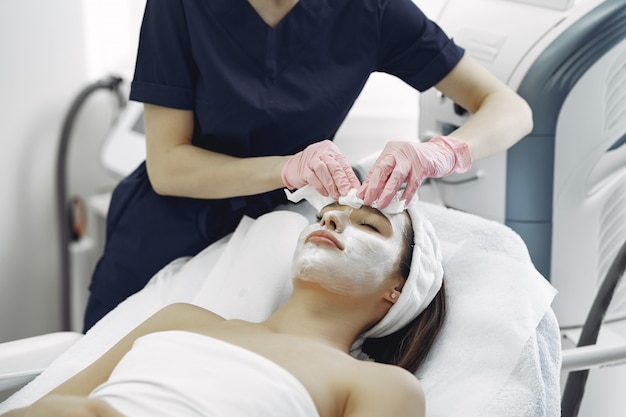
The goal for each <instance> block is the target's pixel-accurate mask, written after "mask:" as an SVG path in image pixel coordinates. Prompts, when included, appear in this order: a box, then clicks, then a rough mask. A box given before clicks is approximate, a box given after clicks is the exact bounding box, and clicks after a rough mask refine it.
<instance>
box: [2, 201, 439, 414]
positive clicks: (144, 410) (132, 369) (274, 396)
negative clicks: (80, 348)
mask: <svg viewBox="0 0 626 417" xmlns="http://www.w3.org/2000/svg"><path fill="white" fill-rule="evenodd" d="M292 272H293V276H294V279H293V293H292V295H291V297H290V298H289V299H288V300H287V301H286V302H285V303H284V304H283V305H282V307H281V308H280V309H278V310H277V311H276V312H275V313H274V314H272V315H271V316H270V317H269V318H268V319H267V320H266V321H264V322H261V323H250V322H244V321H241V320H225V319H223V318H222V317H220V316H218V315H216V314H213V313H212V312H210V311H208V310H204V309H202V308H200V307H197V306H194V305H191V304H173V305H170V306H168V307H165V308H163V309H162V310H160V311H159V312H157V313H156V314H154V315H153V316H152V317H150V318H149V319H147V320H146V321H145V322H143V323H142V324H141V325H139V326H138V327H137V328H135V329H134V330H133V331H132V332H130V333H129V334H128V335H127V336H125V337H124V338H123V339H122V340H121V341H120V342H119V343H117V344H116V345H114V346H113V347H112V348H111V349H110V350H109V351H107V352H106V353H105V354H104V355H103V356H101V357H100V358H99V359H98V360H96V361H95V362H94V363H93V364H91V365H90V366H88V367H87V368H86V369H84V370H83V371H81V372H79V373H78V374H76V375H75V376H74V377H72V378H70V379H69V380H67V381H66V382H64V383H63V384H61V385H60V386H58V387H57V388H56V389H54V390H53V391H52V392H50V393H49V394H48V395H46V396H44V397H43V398H42V399H40V400H38V401H36V402H35V403H34V404H33V405H31V406H29V407H27V408H22V409H18V410H13V411H10V412H8V413H7V414H5V416H6V417H9V416H11V417H14V416H55V417H59V416H100V417H109V416H111V417H113V416H115V417H119V416H126V417H136V416H150V417H156V416H176V417H181V416H228V417H238V416H281V417H283V416H285V417H287V416H293V417H296V416H298V417H305V416H306V417H308V416H321V417H339V416H343V417H351V416H358V417H368V416H371V417H380V416H398V417H401V416H407V417H408V416H411V417H417V416H423V415H424V414H425V399H424V394H423V391H422V389H421V386H420V382H419V381H418V380H417V378H416V377H415V376H414V375H413V372H414V371H415V370H416V368H417V367H418V366H419V365H420V363H421V362H422V361H423V360H424V358H425V356H426V354H427V352H428V350H429V348H430V346H431V345H432V343H433V341H434V338H435V337H436V335H437V333H438V331H439V328H440V326H441V323H442V321H443V316H444V299H445V295H444V292H443V285H442V275H443V271H442V267H441V256H440V251H439V247H438V242H437V240H436V237H435V235H434V233H433V230H432V226H431V225H430V223H429V222H428V221H427V220H426V219H424V218H423V217H422V215H421V214H420V213H418V212H417V210H416V209H415V207H413V206H410V207H409V208H408V209H407V210H405V211H402V212H400V213H397V214H386V213H382V212H380V211H378V210H376V209H374V208H371V207H365V206H363V207H360V208H354V207H350V206H345V205H341V204H338V203H333V204H330V205H328V206H325V207H324V208H323V209H322V210H321V211H320V214H319V219H318V221H317V222H316V223H313V224H311V225H309V226H307V227H306V228H305V229H304V230H303V231H302V233H301V234H300V238H299V240H298V244H297V247H296V251H295V254H294V257H293V261H292ZM365 338H369V339H367V340H366V341H365V342H362V341H363V340H365ZM361 349H362V352H365V353H367V354H369V355H370V356H371V357H372V358H374V359H376V362H373V361H366V360H358V359H355V358H354V357H353V356H355V353H354V352H355V351H359V350H361ZM351 351H352V355H351V354H350V352H351ZM403 368H404V369H403Z"/></svg>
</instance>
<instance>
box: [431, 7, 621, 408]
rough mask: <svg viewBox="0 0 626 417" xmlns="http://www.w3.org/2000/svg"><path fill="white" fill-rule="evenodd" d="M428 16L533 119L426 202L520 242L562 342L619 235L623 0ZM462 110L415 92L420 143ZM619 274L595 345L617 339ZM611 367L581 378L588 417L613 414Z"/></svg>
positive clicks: (572, 333)
mask: <svg viewBox="0 0 626 417" xmlns="http://www.w3.org/2000/svg"><path fill="white" fill-rule="evenodd" d="M431 17H432V18H433V19H434V20H436V21H437V22H438V24H439V25H440V26H441V27H442V28H443V29H444V30H445V31H446V32H447V33H448V35H450V36H452V37H453V38H454V39H455V41H456V42H457V43H458V44H459V45H461V46H463V47H464V48H465V49H466V51H467V53H469V54H470V55H471V56H472V57H474V58H475V59H476V60H478V61H479V62H480V63H482V64H483V65H484V66H486V67H487V68H488V69H489V70H490V71H491V72H493V73H494V74H495V75H496V76H498V77H499V78H500V79H501V80H502V81H504V82H505V83H506V84H507V85H508V86H509V87H511V88H512V89H513V90H515V91H517V92H518V93H519V94H520V95H521V96H522V97H524V98H525V99H526V100H527V101H528V103H529V104H530V106H531V107H532V109H533V116H534V128H533V130H532V132H531V133H530V134H529V135H528V136H527V137H525V138H524V139H522V140H521V141H520V142H519V143H517V144H516V145H515V146H513V147H512V148H511V149H510V150H509V151H508V152H506V153H503V154H500V155H497V156H494V157H491V158H488V159H486V160H483V161H477V162H475V164H474V166H473V168H472V170H471V171H470V172H468V173H466V174H460V175H455V176H450V177H447V178H445V179H441V180H436V181H432V183H433V185H434V187H435V188H436V190H437V193H436V195H437V199H438V200H439V202H440V203H443V204H445V205H447V206H449V207H453V208H456V209H459V210H462V211H467V212H471V213H475V214H478V215H480V216H483V217H486V218H489V219H492V220H496V221H499V222H502V223H504V224H506V225H508V226H509V227H511V228H512V229H513V230H515V231H516V232H517V233H518V234H519V235H520V236H521V237H522V238H523V239H524V241H525V242H526V244H527V246H528V249H529V252H530V255H531V258H532V259H533V262H534V264H535V266H536V268H537V269H538V270H539V271H540V272H541V273H542V274H543V275H544V276H545V277H546V278H547V279H549V280H550V281H551V283H552V285H554V286H555V287H556V288H557V289H558V291H559V294H558V295H557V297H556V298H555V301H554V303H553V309H554V311H555V313H556V315H557V317H558V320H559V323H560V326H561V329H562V331H563V347H564V348H565V349H567V347H568V344H572V345H573V344H576V343H577V339H579V336H580V334H581V326H583V324H584V323H585V321H586V317H587V316H588V314H589V315H591V313H590V310H591V312H593V309H592V303H593V308H595V306H596V304H595V302H594V299H595V298H596V294H597V293H598V289H599V287H601V283H602V282H603V281H604V280H605V277H606V276H607V272H608V270H609V268H610V266H611V264H612V263H614V261H615V259H616V257H617V256H618V252H619V253H621V252H620V247H622V245H623V244H624V242H625V241H626V0H448V1H446V2H445V3H444V4H443V5H442V6H441V8H440V9H439V13H438V15H436V16H431ZM467 117H468V114H467V113H466V112H465V110H464V109H462V108H460V107H459V106H458V105H456V104H455V103H453V102H452V101H451V100H449V99H447V98H446V97H443V96H442V95H441V94H440V93H438V92H437V91H435V90H434V89H433V90H430V91H428V92H426V93H424V94H422V95H421V96H420V123H419V135H420V138H422V139H424V140H426V139H428V138H430V137H432V136H434V135H437V134H449V133H450V132H451V131H453V130H454V129H455V128H456V127H457V126H459V125H461V124H462V123H463V122H464V121H465V120H466V119H467ZM620 256H622V255H620ZM609 275H610V274H609ZM623 281H624V280H623V279H622V284H621V285H617V287H616V288H615V289H614V292H613V293H612V299H611V298H610V297H608V301H606V303H605V304H606V305H608V303H609V302H610V306H609V308H608V312H606V316H604V311H603V312H602V314H601V317H599V321H598V324H597V326H598V328H599V326H600V323H601V322H602V318H604V319H605V320H604V325H603V326H602V333H601V334H600V338H599V339H598V344H600V342H602V343H604V342H608V344H609V345H622V346H625V343H626V320H625V318H626V286H624V284H623ZM605 308H606V306H605ZM587 320H588V319H587ZM585 327H587V326H585ZM581 339H582V337H581ZM593 343H595V340H594V342H592V343H590V344H593ZM564 359H565V358H564ZM617 368H619V369H620V371H617V372H614V370H611V371H605V370H604V369H603V370H602V372H606V373H605V374H602V372H599V373H595V375H598V374H602V375H603V376H602V377H601V378H602V381H601V382H600V383H595V384H593V383H592V381H591V379H590V384H589V385H590V387H589V388H591V387H592V386H593V385H595V392H591V393H590V394H589V395H588V396H587V397H590V398H588V401H587V403H588V404H587V406H586V408H587V411H590V410H594V411H593V412H592V413H591V415H598V412H599V411H601V412H600V413H599V414H602V415H604V416H613V415H618V414H611V412H613V413H616V412H617V413H621V412H623V410H624V406H625V404H624V403H623V402H624V399H623V395H621V394H619V393H617V392H615V391H614V389H612V388H610V387H611V386H623V382H624V381H625V380H626V371H625V370H624V368H625V367H624V366H621V367H617ZM605 369H607V368H605ZM593 375H594V373H592V376H593ZM585 380H586V376H585ZM583 384H584V383H583ZM588 391H593V389H589V390H588ZM616 399H617V400H616ZM617 402H619V403H620V404H617ZM589 404H591V405H589ZM584 409H585V407H583V413H584ZM618 410H622V411H618Z"/></svg>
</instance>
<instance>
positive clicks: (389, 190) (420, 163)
mask: <svg viewBox="0 0 626 417" xmlns="http://www.w3.org/2000/svg"><path fill="white" fill-rule="evenodd" d="M471 166H472V155H471V154H470V150H469V145H468V144H467V143H466V142H465V141H462V140H460V139H456V138H453V137H451V136H436V137H434V138H432V139H431V140H430V141H428V142H417V143H415V142H389V143H387V145H386V146H385V148H384V149H383V151H382V153H381V154H380V156H379V157H378V159H377V160H376V162H375V163H374V166H373V167H372V169H371V170H370V172H368V174H367V177H366V178H365V181H363V185H362V186H361V188H359V190H358V191H357V196H358V197H359V198H361V199H363V200H364V202H365V204H366V205H371V204H372V203H373V202H374V201H377V203H376V204H377V207H379V208H381V209H383V208H385V207H387V206H388V205H389V203H391V201H392V199H393V197H394V196H395V195H396V193H397V192H398V190H400V187H401V186H402V184H404V183H406V188H405V189H404V192H403V193H402V196H401V199H403V200H406V203H407V204H408V203H409V202H411V200H412V199H413V196H414V195H415V193H416V192H417V189H418V187H419V186H420V184H421V183H422V181H423V180H424V179H425V178H428V177H431V178H441V177H445V176H446V175H449V174H452V173H462V172H467V171H468V170H469V169H470V167H471Z"/></svg>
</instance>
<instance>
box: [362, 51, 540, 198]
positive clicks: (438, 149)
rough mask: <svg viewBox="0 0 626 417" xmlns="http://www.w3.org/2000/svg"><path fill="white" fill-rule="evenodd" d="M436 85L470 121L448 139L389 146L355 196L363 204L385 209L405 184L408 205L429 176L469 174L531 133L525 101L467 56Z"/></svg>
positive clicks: (530, 120)
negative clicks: (475, 165) (479, 163)
mask: <svg viewBox="0 0 626 417" xmlns="http://www.w3.org/2000/svg"><path fill="white" fill-rule="evenodd" d="M435 87H436V88H437V89H438V90H440V91H441V92H442V93H443V94H444V95H445V96H447V97H449V98H450V99H452V100H453V101H454V102H456V103H457V104H459V105H460V106H461V107H463V108H465V109H466V110H467V111H469V112H470V113H471V116H470V118H469V119H468V120H467V121H466V122H465V123H464V124H463V125H462V126H461V127H459V128H458V129H456V130H455V131H453V132H452V133H451V134H450V136H437V137H435V138H432V139H431V140H430V141H428V142H423V143H413V142H389V143H388V144H387V145H386V146H385V148H384V149H383V151H382V153H381V154H380V156H379V158H378V159H377V160H376V162H375V163H374V166H373V168H372V169H371V170H370V172H369V173H368V175H367V178H366V179H365V181H364V182H363V185H362V186H361V188H360V189H359V191H358V193H357V195H358V196H359V197H361V198H363V199H364V201H365V204H368V205H369V204H372V202H374V201H376V200H377V201H378V204H379V206H380V207H382V208H384V207H386V206H387V205H388V204H389V203H390V202H391V200H392V198H393V197H394V195H395V194H396V192H397V191H398V190H399V189H400V188H401V186H402V184H405V183H406V187H405V189H404V192H403V194H402V196H401V198H402V199H405V200H406V201H407V202H410V201H411V199H412V198H413V196H414V195H415V193H416V191H417V189H418V187H419V186H420V184H421V183H422V181H423V180H424V179H425V178H427V177H431V178H441V177H444V176H446V175H450V174H451V173H462V172H466V171H467V170H469V169H470V167H471V165H472V161H473V160H476V159H482V158H487V157H490V156H493V155H496V154H498V153H499V152H502V151H504V150H506V149H508V148H509V147H511V146H513V144H515V142H517V141H518V140H520V139H521V138H522V137H524V135H526V134H528V133H529V132H530V130H531V129H532V114H531V110H530V107H529V106H528V104H527V103H526V101H524V99H522V98H521V97H520V96H518V95H517V94H516V93H515V92H514V91H513V90H511V89H510V88H509V87H507V86H506V85H505V84H504V83H502V82H500V81H499V80H498V79H497V78H496V77H495V76H494V75H492V74H491V73H490V72H489V71H487V70H486V69H485V68H483V67H482V66H481V65H479V64H478V63H477V62H476V61H474V60H473V59H472V58H471V57H469V56H468V55H465V56H464V57H463V58H461V60H460V61H459V63H458V64H457V65H456V66H455V67H454V68H453V69H452V71H451V72H450V73H449V74H448V75H446V77H444V78H443V79H442V80H441V81H440V82H439V83H438V84H437V85H436V86H435Z"/></svg>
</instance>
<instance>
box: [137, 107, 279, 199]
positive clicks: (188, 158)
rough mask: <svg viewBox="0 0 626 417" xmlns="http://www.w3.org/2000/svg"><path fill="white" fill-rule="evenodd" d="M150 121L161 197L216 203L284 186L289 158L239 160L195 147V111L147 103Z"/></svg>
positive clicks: (154, 178)
mask: <svg viewBox="0 0 626 417" xmlns="http://www.w3.org/2000/svg"><path fill="white" fill-rule="evenodd" d="M144 121H145V130H146V164H147V168H148V176H149V177H150V182H151V183H152V186H153V187H154V189H155V191H156V192H157V193H159V194H162V195H172V196H180V197H192V198H211V199H213V198H228V197H234V196H243V195H253V194H259V193H263V192H266V191H271V190H275V189H277V188H281V187H283V182H282V179H281V169H282V166H283V165H284V164H285V163H286V162H287V160H288V159H289V157H287V156H267V157H258V158H235V157H232V156H229V155H224V154H220V153H217V152H211V151H208V150H205V149H202V148H199V147H197V146H194V145H192V144H191V137H192V133H193V129H194V120H193V113H192V112H191V111H190V110H177V109H172V108H168V107H161V106H156V105H153V104H145V105H144Z"/></svg>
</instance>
